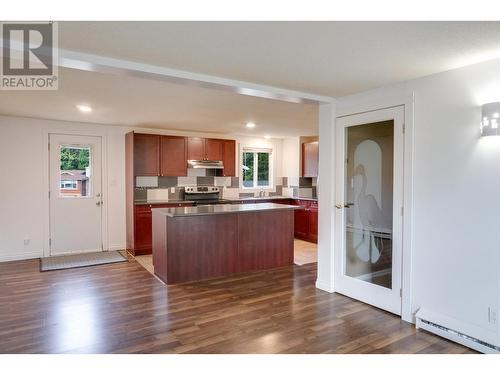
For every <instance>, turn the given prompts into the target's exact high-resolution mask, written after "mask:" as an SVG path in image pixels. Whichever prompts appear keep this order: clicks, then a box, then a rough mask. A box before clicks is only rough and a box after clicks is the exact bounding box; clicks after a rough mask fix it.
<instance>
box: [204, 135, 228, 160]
mask: <svg viewBox="0 0 500 375" xmlns="http://www.w3.org/2000/svg"><path fill="white" fill-rule="evenodd" d="M224 143H225V142H224V140H222V139H210V138H209V139H205V158H206V159H207V160H222V159H223V153H224Z"/></svg>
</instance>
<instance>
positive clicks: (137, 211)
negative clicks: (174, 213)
mask: <svg viewBox="0 0 500 375" xmlns="http://www.w3.org/2000/svg"><path fill="white" fill-rule="evenodd" d="M192 205H193V204H192V203H182V202H179V203H165V204H154V205H151V204H138V205H135V206H134V228H135V229H134V249H129V250H134V253H135V255H143V254H151V249H152V247H153V229H152V227H153V214H152V212H151V209H152V208H174V207H188V206H192Z"/></svg>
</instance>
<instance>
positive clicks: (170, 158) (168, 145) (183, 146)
mask: <svg viewBox="0 0 500 375" xmlns="http://www.w3.org/2000/svg"><path fill="white" fill-rule="evenodd" d="M186 153H187V141H186V138H185V137H175V136H168V135H163V136H161V145H160V176H174V177H177V176H187V161H186Z"/></svg>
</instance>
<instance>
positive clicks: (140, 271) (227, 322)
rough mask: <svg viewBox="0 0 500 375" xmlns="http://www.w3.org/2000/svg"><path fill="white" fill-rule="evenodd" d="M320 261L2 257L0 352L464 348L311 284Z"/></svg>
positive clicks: (442, 350)
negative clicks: (219, 263)
mask: <svg viewBox="0 0 500 375" xmlns="http://www.w3.org/2000/svg"><path fill="white" fill-rule="evenodd" d="M315 279H316V264H307V265H304V266H286V267H282V268H278V269H274V270H271V271H263V272H256V273H249V274H243V275H237V276H232V277H226V278H218V279H212V280H208V281H203V282H193V283H186V284H181V285H173V286H165V285H163V284H162V283H160V282H159V281H158V280H157V279H155V278H154V277H153V276H152V275H151V274H150V273H149V272H148V271H146V270H145V269H144V268H143V267H142V266H141V265H140V264H139V263H137V262H136V261H135V260H133V259H131V261H130V263H117V264H109V265H102V266H95V267H86V268H79V269H70V270H61V271H51V272H43V273H40V272H39V262H38V260H29V261H20V262H9V263H0V353H467V352H471V351H470V350H468V349H467V348H465V347H463V346H460V345H457V344H454V343H452V342H449V341H446V340H444V339H441V338H439V337H437V336H434V335H432V334H429V333H426V332H423V331H422V332H421V331H416V330H415V328H414V326H412V325H410V324H408V323H405V322H403V321H401V320H400V318H399V317H396V316H394V315H392V314H389V313H387V312H384V311H381V310H378V309H376V308H373V307H370V306H368V305H365V304H363V303H360V302H358V301H355V300H352V299H350V298H347V297H344V296H342V295H338V294H329V293H326V292H323V291H321V290H318V289H316V288H315V287H314V282H315Z"/></svg>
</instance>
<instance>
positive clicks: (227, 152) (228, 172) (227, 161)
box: [222, 140, 236, 177]
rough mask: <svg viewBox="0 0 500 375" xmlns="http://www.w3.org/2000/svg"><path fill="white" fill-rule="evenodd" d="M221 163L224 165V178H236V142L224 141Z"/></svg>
mask: <svg viewBox="0 0 500 375" xmlns="http://www.w3.org/2000/svg"><path fill="white" fill-rule="evenodd" d="M222 161H223V163H224V172H223V173H224V176H225V177H235V176H236V166H235V164H236V141H233V140H225V141H224V153H223V156H222Z"/></svg>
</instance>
